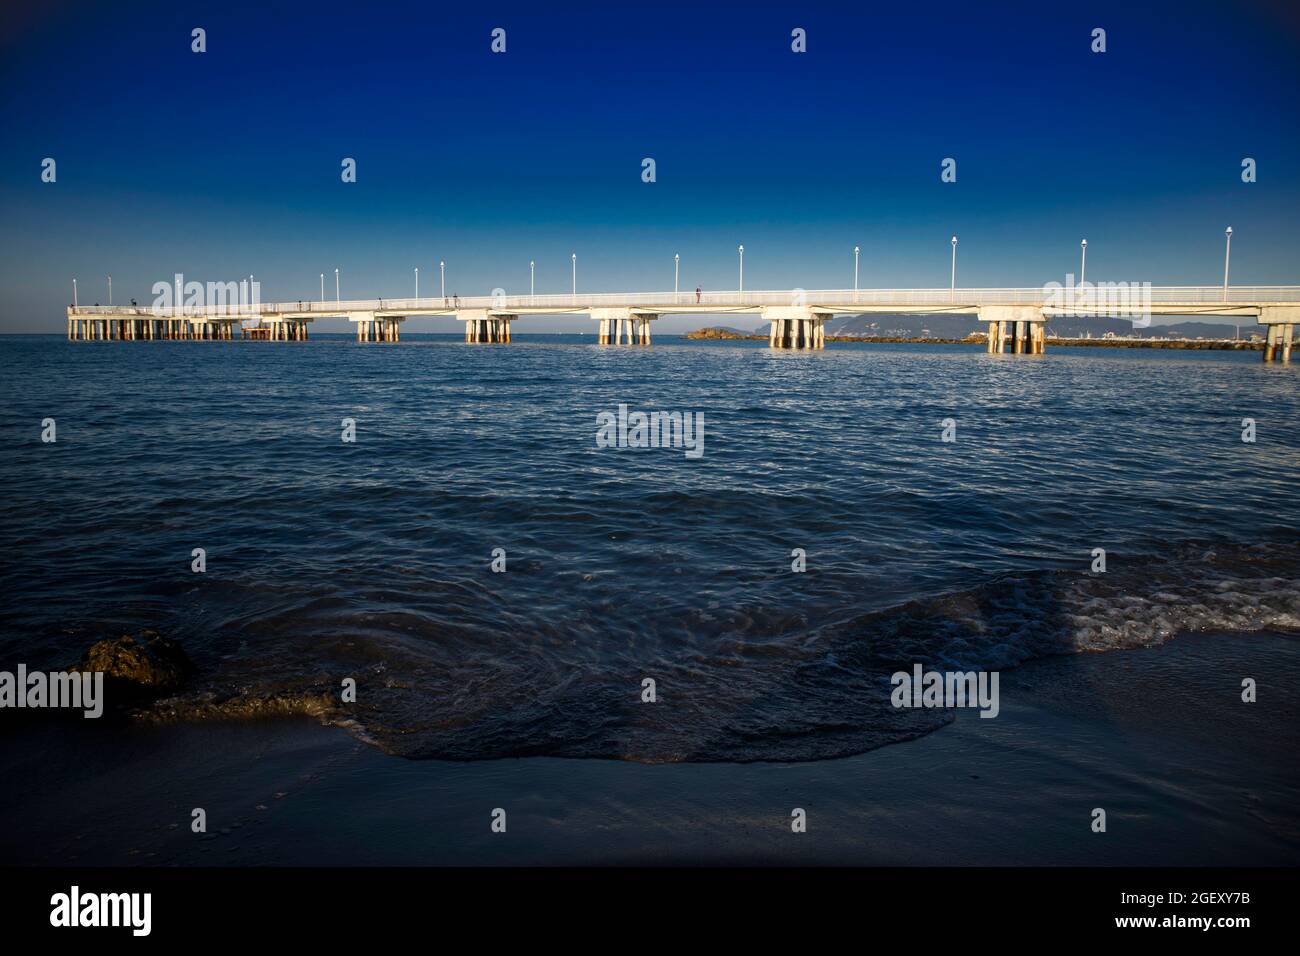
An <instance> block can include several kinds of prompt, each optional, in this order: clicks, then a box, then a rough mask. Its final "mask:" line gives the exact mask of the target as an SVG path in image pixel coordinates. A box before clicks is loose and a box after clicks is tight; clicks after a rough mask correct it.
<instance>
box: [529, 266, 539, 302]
mask: <svg viewBox="0 0 1300 956" xmlns="http://www.w3.org/2000/svg"><path fill="white" fill-rule="evenodd" d="M536 279H537V263H536V262H535V261H533V260H532V259H529V260H528V294H529V295H530V296H531V295H533V294H534V292H535V291H536V289H537V282H536Z"/></svg>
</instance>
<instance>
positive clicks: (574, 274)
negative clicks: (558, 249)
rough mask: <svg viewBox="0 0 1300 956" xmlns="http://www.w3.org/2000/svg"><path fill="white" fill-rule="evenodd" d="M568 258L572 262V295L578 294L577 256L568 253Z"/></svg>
mask: <svg viewBox="0 0 1300 956" xmlns="http://www.w3.org/2000/svg"><path fill="white" fill-rule="evenodd" d="M569 258H570V259H572V260H573V294H574V295H577V294H578V254H577V253H576V252H574V253H570V255H569Z"/></svg>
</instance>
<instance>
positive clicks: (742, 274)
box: [737, 243, 745, 297]
mask: <svg viewBox="0 0 1300 956" xmlns="http://www.w3.org/2000/svg"><path fill="white" fill-rule="evenodd" d="M737 251H738V252H739V253H740V294H741V296H742V297H743V296H744V295H745V244H744V243H741V244H740V248H739V249H738V250H737Z"/></svg>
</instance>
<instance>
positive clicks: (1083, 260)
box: [1079, 239, 1088, 285]
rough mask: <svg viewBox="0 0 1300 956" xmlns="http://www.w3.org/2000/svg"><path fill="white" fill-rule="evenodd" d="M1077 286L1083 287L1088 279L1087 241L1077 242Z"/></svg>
mask: <svg viewBox="0 0 1300 956" xmlns="http://www.w3.org/2000/svg"><path fill="white" fill-rule="evenodd" d="M1079 249H1080V252H1079V285H1083V283H1084V281H1085V280H1086V279H1087V277H1088V240H1087V239H1081V240H1080V241H1079Z"/></svg>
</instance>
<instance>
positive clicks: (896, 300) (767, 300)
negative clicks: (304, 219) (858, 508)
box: [68, 286, 1300, 319]
mask: <svg viewBox="0 0 1300 956" xmlns="http://www.w3.org/2000/svg"><path fill="white" fill-rule="evenodd" d="M1064 291H1065V294H1066V296H1067V297H1068V296H1069V295H1070V294H1071V290H1070V289H1069V288H1066V289H1065V290H1064ZM1075 291H1076V292H1077V291H1078V287H1076V290H1075ZM1061 294H1062V290H1061V289H1060V288H1059V287H1058V288H1057V290H1056V291H1055V292H1053V291H1052V290H1050V289H1047V288H1044V287H1033V288H1007V289H780V290H775V291H754V292H741V291H738V290H737V291H729V292H703V291H701V292H699V293H696V292H694V291H689V292H584V293H580V294H576V295H575V294H565V293H560V294H545V295H480V296H445V297H444V296H424V297H421V298H418V299H413V298H412V299H404V298H394V299H342V300H337V299H336V300H333V301H328V300H326V301H307V300H298V301H294V300H291V301H288V302H260V303H254V304H251V305H250V304H242V305H241V304H236V303H230V304H225V305H210V306H157V307H155V306H79V307H72V308H69V310H68V311H69V314H72V315H114V316H132V315H138V316H142V317H154V318H196V319H203V318H239V319H252V318H258V317H261V316H272V317H273V316H283V315H330V316H337V315H340V314H343V313H347V312H365V313H369V312H388V313H393V314H398V315H400V314H404V313H405V314H410V313H419V312H431V313H436V312H447V313H450V312H454V311H456V310H458V309H487V310H488V311H490V312H502V313H509V312H512V311H523V310H527V311H532V312H543V311H550V312H555V313H563V312H586V311H588V310H590V309H593V308H596V309H600V308H615V309H618V308H632V309H644V310H647V311H654V310H656V309H661V310H674V311H682V312H690V311H692V309H693V308H706V309H708V310H710V311H726V310H728V309H734V310H735V311H738V312H741V311H752V310H755V309H757V308H761V307H762V306H789V305H795V306H825V307H827V308H833V309H841V310H842V309H852V308H853V307H854V306H873V307H876V308H881V307H887V306H898V307H900V308H909V307H913V308H914V307H918V306H934V307H935V308H936V310H938V311H942V310H944V309H952V310H960V309H970V308H972V307H976V306H981V305H1032V306H1042V305H1046V304H1049V303H1050V301H1051V300H1052V298H1053V296H1056V297H1058V298H1059V297H1060V295H1061ZM1084 294H1085V295H1086V294H1087V293H1084ZM1148 294H1149V296H1150V298H1149V300H1148V301H1150V303H1151V304H1153V305H1183V304H1186V305H1214V304H1228V305H1233V304H1235V305H1244V304H1249V305H1271V304H1281V303H1286V304H1296V303H1300V286H1236V287H1231V288H1229V289H1227V290H1226V291H1225V290H1224V288H1223V287H1222V286H1149V287H1145V286H1144V287H1143V295H1144V296H1145V295H1148Z"/></svg>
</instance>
